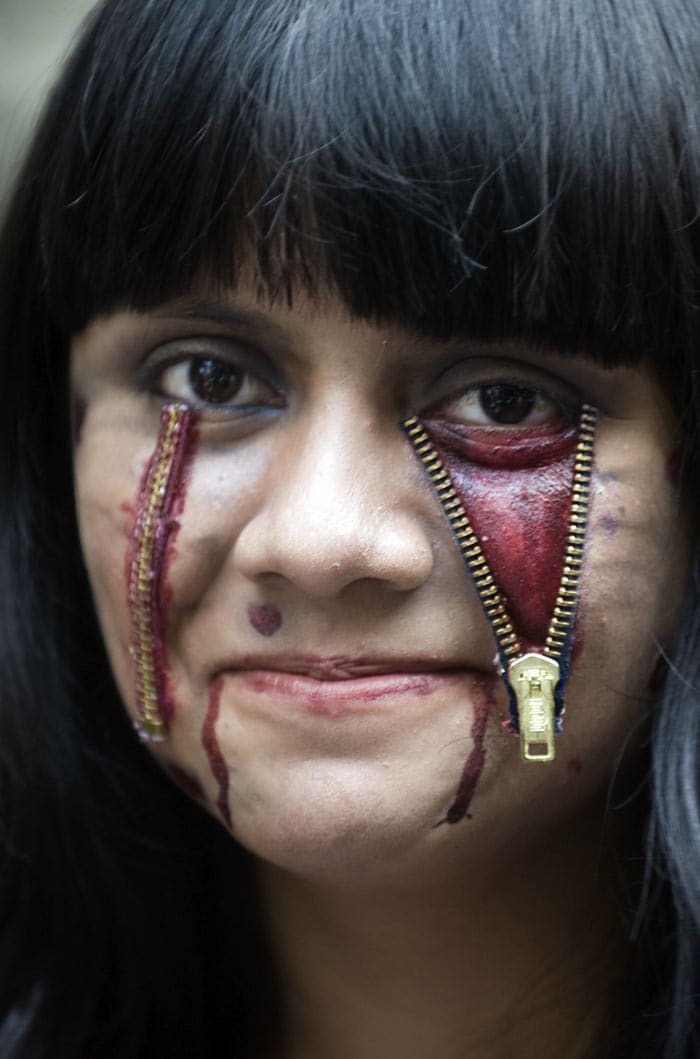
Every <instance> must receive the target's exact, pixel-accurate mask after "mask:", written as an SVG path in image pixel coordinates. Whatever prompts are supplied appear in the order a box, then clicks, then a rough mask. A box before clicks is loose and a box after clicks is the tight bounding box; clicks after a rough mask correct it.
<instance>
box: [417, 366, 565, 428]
mask: <svg viewBox="0 0 700 1059" xmlns="http://www.w3.org/2000/svg"><path fill="white" fill-rule="evenodd" d="M499 390H500V391H502V392H501V394H500V395H499V394H498V391H499ZM499 397H500V399H501V401H502V411H503V414H504V418H503V419H502V420H501V421H500V422H499V421H498V420H497V419H496V417H495V409H494V408H493V407H492V408H491V410H490V411H489V409H488V408H487V407H486V405H487V404H488V403H491V404H492V405H494V404H497V403H498V400H499ZM518 402H520V404H521V405H522V402H525V404H526V406H527V407H525V408H522V407H519V406H518ZM460 404H462V405H465V404H466V405H467V409H468V410H469V411H471V413H472V415H473V416H474V415H475V416H476V417H478V418H476V419H474V420H473V421H472V422H471V423H470V422H468V416H467V414H466V412H467V409H463V410H462V414H459V413H458V412H455V411H454V409H455V406H458V405H460ZM543 406H544V407H543ZM576 407H577V402H576V403H574V401H572V400H571V399H569V400H564V399H562V398H561V397H560V396H557V395H555V394H552V393H551V392H549V390H547V389H545V388H544V387H541V386H536V385H534V384H533V383H532V382H530V381H526V380H524V379H508V378H501V379H499V378H496V379H491V380H486V381H484V382H478V383H473V384H472V385H471V386H469V387H467V388H465V389H463V390H462V391H461V392H460V393H457V394H456V395H454V396H449V397H447V398H443V399H442V400H441V401H440V402H438V403H436V404H434V405H433V406H432V407H431V408H430V409H428V410H427V412H425V413H424V416H426V417H427V418H436V417H437V418H440V419H451V420H455V421H456V422H459V423H460V424H462V425H464V426H466V427H471V428H475V429H481V430H492V431H496V430H499V429H503V428H513V427H515V428H516V429H520V430H525V429H528V428H530V429H533V428H537V427H545V426H547V425H549V424H551V423H552V422H560V423H562V424H563V425H569V424H571V423H572V422H573V421H574V419H575V415H576ZM509 413H512V418H508V414H509ZM533 416H534V417H535V421H534V422H532V421H531V422H525V421H524V420H528V419H532V417H533Z"/></svg>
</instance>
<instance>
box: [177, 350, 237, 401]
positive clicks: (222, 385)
mask: <svg viewBox="0 0 700 1059" xmlns="http://www.w3.org/2000/svg"><path fill="white" fill-rule="evenodd" d="M189 382H190V385H191V387H192V389H193V391H194V392H195V393H196V394H197V397H198V398H199V399H200V400H201V401H207V402H208V403H209V404H226V403H227V402H228V401H231V400H232V399H233V398H234V397H235V396H236V394H237V393H238V392H239V390H240V388H241V385H242V382H243V372H242V371H240V370H239V369H238V368H236V367H234V366H233V365H232V364H226V363H225V362H223V361H221V360H205V359H198V360H193V361H192V364H191V365H190V370H189Z"/></svg>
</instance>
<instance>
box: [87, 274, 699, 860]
mask: <svg viewBox="0 0 700 1059" xmlns="http://www.w3.org/2000/svg"><path fill="white" fill-rule="evenodd" d="M72 374H73V388H74V394H75V406H76V410H77V411H78V418H79V420H80V423H79V424H78V425H77V428H76V453H75V463H76V481H77V500H78V512H79V520H80V528H81V534H82V542H83V547H84V552H85V557H86V561H87V566H88V571H89V575H90V579H91V582H92V587H93V590H94V594H95V599H96V603H97V609H98V613H99V618H100V622H101V626H102V630H103V634H104V637H105V640H106V643H107V648H108V651H109V655H110V658H111V662H112V666H113V669H114V673H115V676H116V680H117V683H118V685H119V688H120V691H121V694H122V696H123V699H124V702H125V704H126V708H127V710H129V712H130V713H131V715H132V717H133V718H134V719H135V720H136V719H137V714H138V709H139V706H140V700H139V699H138V696H137V691H136V683H137V675H138V674H137V672H136V669H137V666H136V656H137V654H138V649H137V644H138V635H139V630H138V628H136V631H135V621H136V618H135V614H134V606H133V597H134V592H135V587H134V583H133V578H134V573H133V570H134V562H135V549H136V548H137V546H138V541H139V540H141V539H142V537H139V533H142V529H143V524H144V518H145V517H146V515H147V514H148V511H147V510H146V509H147V507H148V503H149V496H148V491H149V488H150V486H149V485H148V480H149V471H150V472H151V477H152V472H153V464H154V461H153V459H152V457H153V454H154V452H156V450H158V451H159V452H161V455H162V446H163V438H162V436H161V439H160V446H161V447H160V449H158V445H159V431H161V410H162V407H163V405H164V404H166V403H167V402H168V401H171V402H180V403H183V404H186V405H187V406H188V407H189V408H190V409H191V410H192V411H193V413H194V416H195V418H196V425H195V427H194V429H192V430H191V431H189V433H188V435H187V438H186V444H185V448H184V449H183V453H184V455H182V454H181V455H182V458H181V460H180V462H179V464H178V465H177V467H176V471H175V472H173V473H175V474H176V477H177V481H176V482H174V483H171V485H172V488H171V492H170V494H169V495H170V500H169V502H168V505H166V507H165V508H163V507H161V508H160V509H157V503H158V501H157V498H156V500H155V501H154V500H153V496H151V502H152V503H156V510H155V517H156V521H157V518H160V519H161V522H160V523H159V527H160V530H159V531H160V533H161V536H160V538H159V541H158V542H157V546H156V547H155V551H153V552H152V553H151V554H150V556H149V558H148V562H147V565H148V571H147V577H149V578H151V580H152V581H153V582H154V584H155V583H156V582H157V584H156V587H155V589H154V591H153V592H152V599H153V600H154V611H155V614H154V615H151V619H150V620H152V622H155V625H156V626H157V629H156V632H159V634H162V645H161V646H162V650H159V652H158V653H157V654H158V657H157V658H156V659H155V664H157V666H159V667H160V679H161V692H162V696H164V699H166V700H167V702H165V710H166V712H167V715H168V737H167V739H166V740H165V741H164V742H162V743H157V744H152V750H153V753H154V754H155V755H156V756H157V758H158V760H159V761H160V762H161V763H162V765H163V766H164V768H165V769H166V770H168V771H169V772H170V774H171V775H172V776H173V777H174V778H175V779H176V780H178V781H179V782H181V783H182V784H183V785H185V786H186V787H187V788H188V789H189V790H190V792H191V793H192V796H193V797H195V798H198V799H200V800H201V801H202V803H203V804H204V805H205V806H206V807H207V808H208V809H209V810H210V811H211V812H213V813H215V814H216V815H218V816H219V817H220V818H221V819H222V822H224V823H225V824H226V826H230V827H231V828H232V830H233V832H234V834H235V835H236V836H237V838H238V839H239V840H240V841H241V842H242V843H243V844H244V845H246V846H247V847H248V848H249V849H251V850H252V851H253V852H254V853H256V854H258V855H259V856H261V857H263V858H266V859H268V860H270V861H272V862H273V863H276V864H278V865H281V866H284V867H287V868H290V869H293V870H295V871H299V872H302V873H305V874H308V875H328V874H329V873H330V874H333V873H337V874H338V876H339V877H341V876H343V875H344V874H345V873H347V871H348V868H350V867H352V868H353V869H354V871H355V872H356V871H357V869H358V868H360V869H361V870H362V871H363V872H364V873H366V875H367V876H368V877H369V876H371V875H372V874H376V873H385V874H389V875H391V873H392V872H393V871H395V870H396V869H397V868H401V869H404V868H405V867H406V866H408V865H411V866H413V867H414V868H415V869H416V870H418V869H419V867H420V868H425V867H426V866H428V865H430V864H440V863H444V857H442V856H441V853H444V855H445V856H447V857H448V858H450V859H454V858H464V863H465V864H467V865H468V864H470V863H473V859H474V858H475V857H480V858H481V859H484V858H491V860H492V862H493V863H494V864H501V863H502V862H503V861H504V860H506V861H507V859H508V857H509V856H512V855H513V851H514V850H516V849H518V848H522V847H523V845H524V844H528V845H529V846H533V845H534V844H536V843H537V842H538V841H540V840H542V841H544V840H547V838H548V836H551V834H552V833H553V832H554V831H555V830H556V829H557V828H559V827H561V826H566V827H567V828H569V829H570V828H572V827H573V828H575V827H576V826H577V822H579V821H583V820H584V819H586V818H587V816H588V814H589V813H590V808H591V806H592V805H593V804H597V799H600V798H603V797H604V796H605V792H606V789H607V785H608V783H609V780H610V777H611V776H612V774H613V773H614V771H615V769H616V767H617V766H618V764H619V761H620V758H621V754H622V752H623V748H624V747H625V746H626V745H627V744H630V745H634V743H635V741H636V742H638V740H635V739H634V738H633V739H632V740H630V738H629V737H630V735H631V734H634V733H638V732H639V730H640V728H642V727H643V722H644V719H645V716H646V714H647V710H648V706H649V703H650V700H651V696H652V691H653V687H652V685H653V683H654V674H655V671H656V668H657V663H658V659H659V655H660V652H661V650H662V649H663V648H664V647H667V646H668V645H669V641H670V638H671V636H672V634H673V631H674V628H675V625H676V622H677V618H678V610H679V602H680V599H681V596H682V593H683V586H684V583H685V580H686V578H687V572H688V553H689V546H688V544H687V533H686V531H685V529H684V522H683V519H682V518H680V517H679V509H678V496H677V488H676V482H675V479H674V467H675V464H676V458H675V450H676V447H677V445H678V436H677V424H676V418H675V416H674V413H673V411H672V409H671V408H670V407H669V404H668V402H667V400H666V398H665V397H664V395H663V393H662V391H661V390H660V388H659V386H658V385H657V383H656V382H655V381H654V379H653V377H652V375H651V373H650V372H649V371H648V370H647V369H646V368H639V369H615V370H613V371H607V370H604V369H603V368H601V367H599V366H597V365H595V364H593V363H592V362H587V361H585V360H582V359H565V358H564V357H558V356H553V355H546V354H542V353H538V352H536V351H533V350H530V349H528V348H525V347H522V346H516V345H504V346H494V345H483V344H482V345H479V344H475V343H472V342H462V341H451V342H449V343H441V342H439V341H434V340H428V339H425V338H420V337H419V336H417V335H415V334H413V333H411V332H409V331H405V330H402V329H401V328H398V327H393V326H392V327H376V326H373V325H372V324H369V323H366V322H358V321H354V320H352V319H350V318H349V317H348V315H347V313H346V312H345V310H344V309H343V307H342V305H341V304H340V303H339V302H337V301H335V300H334V299H333V298H331V297H329V298H328V299H326V300H325V301H324V302H322V303H319V304H316V305H312V304H310V303H308V302H306V301H305V300H304V299H303V298H301V297H300V298H298V299H297V300H296V301H295V304H294V305H293V307H291V308H290V307H287V306H286V305H278V304H269V303H267V302H265V301H260V300H259V299H258V298H257V297H256V295H255V293H254V289H253V288H252V286H251V287H248V286H246V285H245V284H241V285H240V286H239V288H238V289H237V290H236V292H235V293H234V294H232V295H231V296H230V297H227V298H226V299H225V300H223V301H222V300H220V299H219V300H214V299H205V300H202V299H200V298H194V297H193V298H191V299H189V300H183V301H181V302H178V303H175V304H171V305H166V306H162V307H161V308H159V309H158V310H156V311H153V312H150V313H148V314H145V315H141V314H136V313H128V312H122V313H117V314H115V315H113V316H109V317H107V318H101V319H98V320H96V321H94V322H93V323H92V324H91V325H90V326H89V327H88V328H87V329H86V330H85V331H84V332H83V333H82V334H80V335H78V336H77V338H76V339H75V342H74V345H73V355H72ZM583 402H587V403H588V404H590V405H593V406H595V407H597V408H598V409H599V410H600V422H599V427H598V435H597V440H596V447H595V471H594V476H593V487H592V504H591V510H590V516H589V529H588V537H587V546H586V555H585V564H584V568H583V577H582V589H581V599H580V604H579V608H578V617H577V625H576V634H575V640H574V654H573V664H572V672H571V676H570V680H569V686H568V691H567V697H566V702H567V711H566V718H565V724H564V732H563V734H562V735H560V736H557V740H556V760H555V761H554V762H552V763H548V764H541V763H526V762H523V761H522V760H521V758H520V749H519V743H518V740H517V738H515V737H514V736H513V735H511V734H509V733H508V732H507V731H506V730H505V729H504V722H505V721H507V696H506V692H505V688H504V686H503V683H502V681H501V679H500V678H499V676H498V675H497V673H496V669H495V665H494V656H495V644H494V640H493V635H492V632H491V630H490V627H489V625H488V623H487V621H486V619H485V617H484V612H483V610H482V607H481V604H480V602H479V599H478V596H477V594H476V591H475V589H474V587H473V585H472V583H471V581H470V578H469V575H468V572H467V570H466V568H465V565H464V562H463V560H462V558H461V556H460V554H459V552H458V550H457V548H456V546H455V544H454V541H453V539H452V537H451V533H450V529H449V526H448V524H447V521H446V519H445V516H444V514H443V512H442V511H441V509H440V507H439V505H438V503H437V500H436V497H435V493H434V490H433V488H432V486H431V484H430V482H429V480H428V478H427V476H426V472H425V469H424V468H423V467H422V465H421V464H420V462H419V461H418V459H417V458H416V455H415V454H414V452H413V451H412V449H411V447H410V445H409V444H408V442H407V440H406V437H405V435H404V433H403V432H402V430H401V427H400V424H401V422H402V420H404V419H405V418H406V417H407V416H409V415H411V414H417V415H419V416H420V417H421V419H422V420H423V422H424V423H425V424H426V426H427V427H428V429H429V430H430V429H431V426H432V428H433V429H434V432H435V434H436V435H440V434H441V432H442V436H444V435H445V432H447V433H449V434H451V436H453V437H459V438H461V439H462V440H461V441H460V443H459V444H452V445H450V446H448V448H449V455H448V456H447V462H448V465H449V467H450V470H451V471H452V474H453V476H454V479H455V481H457V482H458V484H460V487H461V489H462V493H463V495H464V496H466V497H467V498H469V502H470V503H471V504H472V505H473V510H472V512H471V514H472V515H473V516H474V521H475V523H476V522H478V524H479V527H480V530H481V534H482V540H483V541H484V547H485V549H488V548H489V541H491V549H492V551H491V552H490V554H491V555H492V557H493V558H492V567H493V574H494V576H495V578H496V580H497V581H499V583H501V584H502V585H505V586H507V594H508V593H510V596H511V597H512V604H513V607H514V608H515V609H516V610H517V612H518V614H519V619H518V620H519V621H520V622H521V624H522V628H523V629H525V630H526V629H527V628H528V622H529V621H530V619H532V623H531V625H532V627H535V628H536V627H537V622H538V620H539V619H538V617H537V616H538V615H539V614H540V612H542V610H543V606H544V607H545V609H546V607H547V606H548V604H547V603H546V598H547V591H548V590H547V589H546V586H547V585H550V584H551V583H552V579H553V577H554V580H555V581H557V580H558V578H559V574H560V572H561V564H562V554H563V549H564V544H565V536H566V532H567V525H566V518H565V510H566V505H567V503H568V492H567V490H568V481H569V479H568V476H567V477H565V478H564V479H562V477H561V474H559V475H557V474H555V473H554V471H553V470H552V466H553V463H552V458H550V456H548V455H547V452H549V451H550V450H551V451H554V450H557V451H558V449H557V446H559V449H562V447H563V448H564V449H565V448H566V445H567V444H569V442H568V441H567V440H566V439H567V438H569V439H570V438H571V436H572V429H573V428H572V424H575V422H576V417H577V414H578V410H579V409H580V406H581V404H582V403H583ZM543 439H544V440H543ZM472 442H474V444H472ZM560 442H561V444H560ZM548 446H549V448H548ZM475 453H476V454H477V455H475ZM523 453H525V454H526V458H525V459H523ZM562 481H563V482H564V486H562ZM151 485H152V482H151ZM169 488H170V487H169ZM562 489H563V494H562ZM562 495H563V500H562ZM562 512H564V515H562ZM151 514H153V511H152V512H151ZM139 526H141V530H139V528H138V527H139ZM135 527H136V528H135ZM513 541H516V542H518V543H517V546H516V545H512V546H511V543H510V542H513ZM158 548H160V552H158ZM553 572H554V573H553ZM142 580H143V579H142ZM540 583H541V585H542V586H543V587H542V592H539V591H538V585H540ZM130 594H131V597H132V604H131V606H130V603H129V598H130ZM146 595H148V592H146ZM516 597H517V598H516ZM144 598H145V597H144ZM543 600H545V602H544V603H543ZM146 620H148V616H147V619H146ZM137 625H138V622H137ZM154 627H155V626H154ZM141 632H142V633H143V628H142V629H141ZM146 632H148V626H146ZM151 632H153V629H151ZM135 637H136V640H135ZM135 644H136V646H135ZM632 753H633V751H631V750H630V754H632ZM465 765H466V773H465ZM463 773H465V783H466V787H468V788H469V804H468V807H467V808H468V812H467V815H466V816H465V818H464V819H462V820H461V821H460V822H459V823H456V824H453V825H451V824H449V823H444V824H443V826H439V827H436V825H437V824H439V823H440V822H441V821H445V817H446V814H447V812H448V810H449V809H450V806H451V805H453V803H454V801H455V797H456V794H457V789H458V787H459V785H460V781H461V778H462V776H463ZM355 877H357V876H356V875H355Z"/></svg>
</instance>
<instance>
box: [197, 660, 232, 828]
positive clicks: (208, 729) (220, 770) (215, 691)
mask: <svg viewBox="0 0 700 1059" xmlns="http://www.w3.org/2000/svg"><path fill="white" fill-rule="evenodd" d="M222 683H223V682H222V681H221V680H216V681H214V683H213V684H212V685H211V687H210V688H209V708H208V710H207V715H206V717H205V718H204V724H203V725H202V746H203V747H204V752H205V753H206V755H207V757H208V759H209V765H210V766H211V771H212V773H213V775H214V779H215V780H216V782H217V783H218V785H219V797H218V798H217V799H216V808H217V809H218V810H219V813H220V814H221V817H222V819H223V821H224V823H225V824H226V826H227V827H228V828H230V829H232V828H233V823H232V821H231V810H230V809H229V804H228V785H229V774H228V766H227V765H226V759H225V758H224V755H223V754H222V752H221V747H220V746H219V741H218V739H217V737H216V723H217V721H218V720H219V705H220V701H221V688H222Z"/></svg>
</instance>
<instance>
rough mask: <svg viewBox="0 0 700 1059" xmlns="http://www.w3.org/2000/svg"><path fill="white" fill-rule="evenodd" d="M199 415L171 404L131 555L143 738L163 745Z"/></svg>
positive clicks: (140, 506) (131, 601)
mask: <svg viewBox="0 0 700 1059" xmlns="http://www.w3.org/2000/svg"><path fill="white" fill-rule="evenodd" d="M196 422H197V416H196V414H195V413H194V412H192V411H191V410H190V409H189V408H187V407H186V406H185V405H182V404H166V405H164V407H163V410H162V413H161V421H160V432H159V434H158V441H157V443H156V447H155V450H154V452H153V455H152V456H151V458H150V460H149V462H148V466H147V467H146V471H145V474H144V477H143V482H142V485H141V491H140V494H139V501H138V508H137V511H136V519H135V522H134V528H133V532H132V536H131V546H130V550H129V559H128V564H129V612H130V616H131V655H132V657H133V660H134V666H135V684H136V708H137V711H138V715H139V716H138V720H137V722H136V730H137V731H138V733H139V736H140V737H141V738H142V739H143V740H145V741H150V742H162V741H163V740H164V739H165V738H166V736H167V723H168V720H169V719H170V715H171V714H172V703H170V702H169V700H168V696H167V689H166V672H165V657H164V651H165V648H164V620H163V602H164V600H163V594H164V583H163V580H164V572H165V568H166V565H167V559H168V551H169V547H170V545H171V544H172V539H173V535H174V533H175V532H176V531H177V529H178V528H179V523H178V522H177V521H176V519H175V515H176V514H178V513H179V511H180V510H181V507H182V502H183V497H182V478H183V474H184V473H185V471H186V469H187V466H188V464H189V456H190V452H191V444H192V440H193V436H194V434H193V431H194V428H195V426H196Z"/></svg>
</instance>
